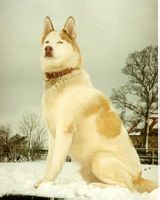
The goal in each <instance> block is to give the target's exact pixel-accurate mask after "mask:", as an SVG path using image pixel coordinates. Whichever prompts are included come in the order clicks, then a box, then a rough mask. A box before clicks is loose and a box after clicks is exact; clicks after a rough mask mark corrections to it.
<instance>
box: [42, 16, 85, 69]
mask: <svg viewBox="0 0 160 200" xmlns="http://www.w3.org/2000/svg"><path fill="white" fill-rule="evenodd" d="M41 61H42V68H43V71H44V72H50V71H53V70H55V69H63V68H70V67H72V68H74V67H81V62H82V59H81V54H80V51H79V47H78V45H77V42H76V30H75V21H74V18H73V17H69V18H68V19H67V22H66V23H65V25H64V28H63V29H62V30H60V31H57V30H55V29H54V27H53V24H52V22H51V19H50V18H49V17H46V18H45V22H44V31H43V35H42V55H41Z"/></svg>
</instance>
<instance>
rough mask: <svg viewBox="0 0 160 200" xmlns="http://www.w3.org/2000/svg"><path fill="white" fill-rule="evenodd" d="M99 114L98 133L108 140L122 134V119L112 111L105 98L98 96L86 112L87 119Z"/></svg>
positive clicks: (97, 120) (97, 121)
mask: <svg viewBox="0 0 160 200" xmlns="http://www.w3.org/2000/svg"><path fill="white" fill-rule="evenodd" d="M93 114H97V119H96V125H97V131H98V132H99V133H101V134H102V135H104V136H106V137H107V138H112V137H116V136H118V135H119V134H120V131H121V126H122V122H121V119H120V117H119V116H118V115H117V114H116V113H115V112H113V111H111V110H110V104H109V102H108V101H107V99H106V98H105V97H104V96H97V98H96V99H94V100H93V102H91V103H90V104H89V105H88V106H87V108H86V109H85V111H84V115H85V117H89V116H91V115H93Z"/></svg>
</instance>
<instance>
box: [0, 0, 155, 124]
mask: <svg viewBox="0 0 160 200" xmlns="http://www.w3.org/2000/svg"><path fill="white" fill-rule="evenodd" d="M70 15H72V16H74V18H75V20H76V25H77V32H78V41H79V45H80V47H81V51H82V54H83V57H84V65H85V68H86V70H87V71H88V72H89V74H90V76H91V80H92V81H93V83H94V85H95V87H96V88H98V89H100V90H101V91H102V92H103V93H104V94H105V95H106V96H110V95H111V92H112V88H117V87H119V86H120V85H123V84H124V83H125V77H124V76H123V74H122V73H121V69H122V67H123V66H124V63H125V60H126V58H127V55H128V54H129V53H132V52H133V51H135V50H142V49H143V48H144V47H146V46H148V45H157V1H156V0H121V1H120V0H112V1H111V0H110V1H107V0H99V1H98V0H76V1H75V0H45V1H44V0H43V1H39V0H12V1H11V0H3V1H2V0H1V2H0V25H1V31H0V44H1V48H0V123H1V122H3V121H8V122H16V121H17V119H18V118H20V117H21V115H22V114H23V113H25V112H26V111H28V110H29V111H38V112H41V105H40V102H41V94H42V77H41V75H42V74H41V68H40V37H41V32H42V29H43V21H44V18H45V16H50V17H51V18H52V20H53V24H54V27H55V28H58V29H61V28H62V27H63V25H64V23H65V21H66V19H67V18H68V17H69V16H70Z"/></svg>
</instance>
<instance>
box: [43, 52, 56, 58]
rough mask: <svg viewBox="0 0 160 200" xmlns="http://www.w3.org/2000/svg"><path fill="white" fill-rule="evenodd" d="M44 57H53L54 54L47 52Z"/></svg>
mask: <svg viewBox="0 0 160 200" xmlns="http://www.w3.org/2000/svg"><path fill="white" fill-rule="evenodd" d="M44 57H46V58H53V57H54V56H53V54H52V52H45V55H44Z"/></svg>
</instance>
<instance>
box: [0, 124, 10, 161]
mask: <svg viewBox="0 0 160 200" xmlns="http://www.w3.org/2000/svg"><path fill="white" fill-rule="evenodd" d="M11 132H12V130H11V126H10V125H9V124H8V123H6V124H2V125H1V126H0V160H1V161H3V159H4V157H6V159H7V160H10V145H9V136H10V135H11Z"/></svg>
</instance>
